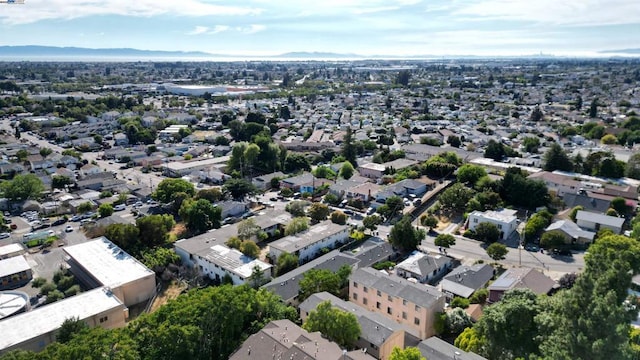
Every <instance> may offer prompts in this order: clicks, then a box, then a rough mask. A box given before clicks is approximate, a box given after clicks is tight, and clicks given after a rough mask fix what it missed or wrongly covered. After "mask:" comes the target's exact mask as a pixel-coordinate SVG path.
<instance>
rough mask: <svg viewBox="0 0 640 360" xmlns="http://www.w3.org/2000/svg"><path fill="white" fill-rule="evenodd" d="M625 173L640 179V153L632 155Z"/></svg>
mask: <svg viewBox="0 0 640 360" xmlns="http://www.w3.org/2000/svg"><path fill="white" fill-rule="evenodd" d="M624 175H625V176H626V177H629V178H632V179H636V180H638V179H640V153H637V154H633V155H631V157H630V158H629V160H628V161H627V166H626V168H625V173H624Z"/></svg>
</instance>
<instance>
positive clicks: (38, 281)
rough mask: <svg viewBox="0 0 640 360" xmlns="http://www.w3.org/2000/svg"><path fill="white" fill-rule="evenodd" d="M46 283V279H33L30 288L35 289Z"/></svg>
mask: <svg viewBox="0 0 640 360" xmlns="http://www.w3.org/2000/svg"><path fill="white" fill-rule="evenodd" d="M46 283H47V279H45V278H42V277H37V278H35V279H33V281H32V282H31V286H32V287H34V288H36V289H37V288H39V287H41V286H42V285H44V284H46Z"/></svg>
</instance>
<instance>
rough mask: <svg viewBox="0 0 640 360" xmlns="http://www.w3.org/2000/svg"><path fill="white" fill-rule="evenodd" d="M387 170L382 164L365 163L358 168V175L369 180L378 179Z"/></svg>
mask: <svg viewBox="0 0 640 360" xmlns="http://www.w3.org/2000/svg"><path fill="white" fill-rule="evenodd" d="M386 169H387V168H386V167H385V166H384V165H383V164H377V163H365V164H362V165H360V166H358V173H360V175H361V176H364V177H366V178H369V179H374V180H377V179H380V178H382V176H383V175H384V172H385V170H386Z"/></svg>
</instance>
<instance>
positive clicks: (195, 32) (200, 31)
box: [187, 26, 209, 35]
mask: <svg viewBox="0 0 640 360" xmlns="http://www.w3.org/2000/svg"><path fill="white" fill-rule="evenodd" d="M207 31H209V28H208V27H206V26H196V27H195V29H193V30H191V31H189V32H188V33H187V35H200V34H204V33H206V32H207Z"/></svg>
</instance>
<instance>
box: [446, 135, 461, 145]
mask: <svg viewBox="0 0 640 360" xmlns="http://www.w3.org/2000/svg"><path fill="white" fill-rule="evenodd" d="M447 144H449V145H451V146H453V147H455V148H459V147H460V145H462V141H460V138H459V137H457V136H455V135H449V137H447Z"/></svg>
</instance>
